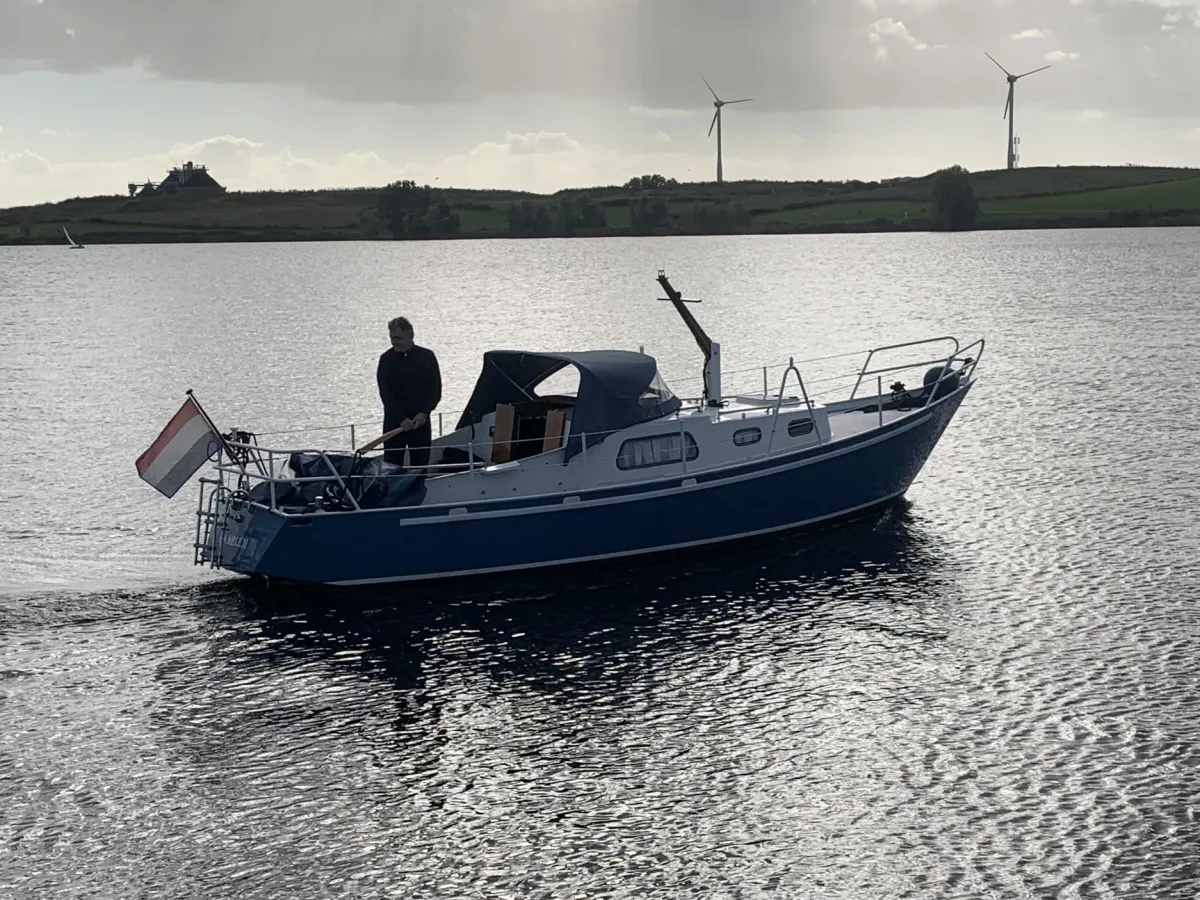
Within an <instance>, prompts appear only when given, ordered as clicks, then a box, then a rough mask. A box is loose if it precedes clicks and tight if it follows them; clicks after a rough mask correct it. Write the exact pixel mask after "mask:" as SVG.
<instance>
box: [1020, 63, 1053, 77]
mask: <svg viewBox="0 0 1200 900" xmlns="http://www.w3.org/2000/svg"><path fill="white" fill-rule="evenodd" d="M1049 68H1052V66H1042V67H1041V68H1040V69H1034V70H1033V71H1032V72H1026V73H1025V75H1036V74H1037V73H1038V72H1045V71H1046V70H1047V69H1049ZM1025 75H1018V76H1017V77H1018V78H1024V77H1025Z"/></svg>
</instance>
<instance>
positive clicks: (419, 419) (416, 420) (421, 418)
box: [412, 413, 429, 428]
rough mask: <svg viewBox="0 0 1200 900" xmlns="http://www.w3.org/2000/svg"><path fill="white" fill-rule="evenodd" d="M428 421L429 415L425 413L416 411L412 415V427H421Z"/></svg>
mask: <svg viewBox="0 0 1200 900" xmlns="http://www.w3.org/2000/svg"><path fill="white" fill-rule="evenodd" d="M428 421H429V416H427V415H425V413H417V414H416V415H415V416H413V420H412V423H413V428H421V427H422V426H424V424H425V423H426V422H428Z"/></svg>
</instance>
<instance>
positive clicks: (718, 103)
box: [700, 75, 753, 184]
mask: <svg viewBox="0 0 1200 900" xmlns="http://www.w3.org/2000/svg"><path fill="white" fill-rule="evenodd" d="M700 78H701V80H702V81H703V82H704V85H705V87H707V88H708V92H709V93H710V94H712V95H713V106H715V107H716V108H717V111H716V112H714V113H713V119H712V124H711V125H709V126H708V136H709V137H712V131H713V127H714V126H715V127H716V129H717V184H721V183H723V182H724V181H725V173H724V171H723V169H722V168H721V108H722V107H724V106H728V105H729V104H730V103H749V102H750V101H751V100H752V99H753V98H752V97H747V98H745V99H744V100H722V99H721V98H720V97H718V96H717V92H716V91H714V90H713V89H712V85H711V84H709V83H708V79H707V78H705V77H704V76H703V75H701V76H700Z"/></svg>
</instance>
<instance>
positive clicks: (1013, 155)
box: [984, 53, 1050, 169]
mask: <svg viewBox="0 0 1200 900" xmlns="http://www.w3.org/2000/svg"><path fill="white" fill-rule="evenodd" d="M984 56H986V57H987V58H988V59H990V60H991V61H992V62H994V63H996V65H997V66H998V67H999V69H1000V71H1001V72H1003V73H1004V74H1005V75H1007V76H1008V102H1007V103H1005V104H1004V117H1005V118H1006V119H1008V168H1009V169H1015V168H1016V167H1017V152H1016V144H1014V143H1013V138H1014V136H1015V135H1014V134H1013V119H1014V118H1015V117H1016V114H1017V109H1016V103H1015V100H1014V98H1015V95H1016V88H1017V82H1018V81H1020V80H1021V79H1022V78H1024V77H1025V76H1026V75H1035V74H1037V73H1038V72H1045V71H1046V70H1047V69H1049V68H1050V66H1042V67H1041V68H1040V69H1034V70H1033V71H1032V72H1026V73H1025V74H1024V75H1014V74H1013V73H1012V72H1010V71H1008V69H1006V68H1004V66H1001V65H1000V63H998V62H996V58H995V57H994V56H992V54H990V53H984Z"/></svg>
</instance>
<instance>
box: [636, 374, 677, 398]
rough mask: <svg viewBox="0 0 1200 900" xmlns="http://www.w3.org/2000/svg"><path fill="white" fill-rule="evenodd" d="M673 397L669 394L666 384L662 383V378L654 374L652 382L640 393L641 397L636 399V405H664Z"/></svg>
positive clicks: (669, 390)
mask: <svg viewBox="0 0 1200 900" xmlns="http://www.w3.org/2000/svg"><path fill="white" fill-rule="evenodd" d="M674 396H675V395H674V394H672V393H671V389H670V388H669V387H667V383H666V382H665V381H663V377H662V376H661V375H659V374H658V373H657V372H655V373H654V380H653V381H651V382H650V384H649V385H648V386H647V388H646V390H644V391H643V392H642V396H641V397H640V398H638V403H640V404H641V405H642V406H657V405H658V404H660V403H666V402H667V401H668V400H671V399H672V398H674Z"/></svg>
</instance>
